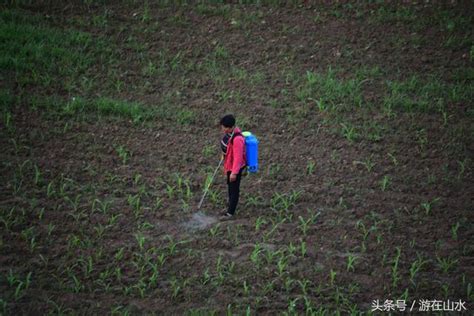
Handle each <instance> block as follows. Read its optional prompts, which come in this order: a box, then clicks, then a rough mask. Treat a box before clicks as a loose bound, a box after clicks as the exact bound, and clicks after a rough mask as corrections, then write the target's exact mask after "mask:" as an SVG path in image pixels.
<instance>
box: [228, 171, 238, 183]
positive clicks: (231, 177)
mask: <svg viewBox="0 0 474 316" xmlns="http://www.w3.org/2000/svg"><path fill="white" fill-rule="evenodd" d="M235 180H237V175H236V174H233V173H231V174H230V177H229V181H230V182H234V181H235Z"/></svg>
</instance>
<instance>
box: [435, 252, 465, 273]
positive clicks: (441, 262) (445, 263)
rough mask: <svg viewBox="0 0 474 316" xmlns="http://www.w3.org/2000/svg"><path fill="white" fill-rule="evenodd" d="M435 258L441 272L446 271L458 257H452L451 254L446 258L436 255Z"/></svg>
mask: <svg viewBox="0 0 474 316" xmlns="http://www.w3.org/2000/svg"><path fill="white" fill-rule="evenodd" d="M436 260H437V261H438V267H439V268H440V269H441V271H443V273H448V272H449V270H451V269H452V268H453V267H454V266H455V265H456V264H457V263H458V261H459V260H458V259H454V258H452V257H451V256H449V257H446V258H441V257H439V256H436Z"/></svg>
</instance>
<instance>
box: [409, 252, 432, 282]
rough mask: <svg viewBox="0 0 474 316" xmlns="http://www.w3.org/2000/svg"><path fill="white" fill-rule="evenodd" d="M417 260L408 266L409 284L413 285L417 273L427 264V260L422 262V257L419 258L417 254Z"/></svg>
mask: <svg viewBox="0 0 474 316" xmlns="http://www.w3.org/2000/svg"><path fill="white" fill-rule="evenodd" d="M417 256H418V258H417V259H416V260H415V261H413V263H412V264H411V266H410V282H411V283H412V284H413V285H416V284H415V278H416V275H417V274H418V272H419V271H420V270H421V269H422V268H423V266H424V265H426V264H427V263H428V260H423V257H421V256H420V254H417Z"/></svg>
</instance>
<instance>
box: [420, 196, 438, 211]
mask: <svg viewBox="0 0 474 316" xmlns="http://www.w3.org/2000/svg"><path fill="white" fill-rule="evenodd" d="M439 200H440V198H435V199H433V200H432V201H428V202H423V203H421V207H422V208H423V209H424V210H425V214H426V215H430V214H431V211H432V209H433V204H435V203H437V202H438V201H439Z"/></svg>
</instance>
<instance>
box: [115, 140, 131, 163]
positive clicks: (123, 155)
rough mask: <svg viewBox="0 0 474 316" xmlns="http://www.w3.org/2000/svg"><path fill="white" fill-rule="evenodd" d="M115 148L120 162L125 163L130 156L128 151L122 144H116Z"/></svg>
mask: <svg viewBox="0 0 474 316" xmlns="http://www.w3.org/2000/svg"><path fill="white" fill-rule="evenodd" d="M115 150H116V151H117V154H118V156H119V158H120V159H121V160H122V164H124V165H125V164H127V162H128V160H129V159H130V157H131V154H130V152H129V151H128V150H127V149H126V148H125V147H124V146H122V145H120V146H116V147H115Z"/></svg>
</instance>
